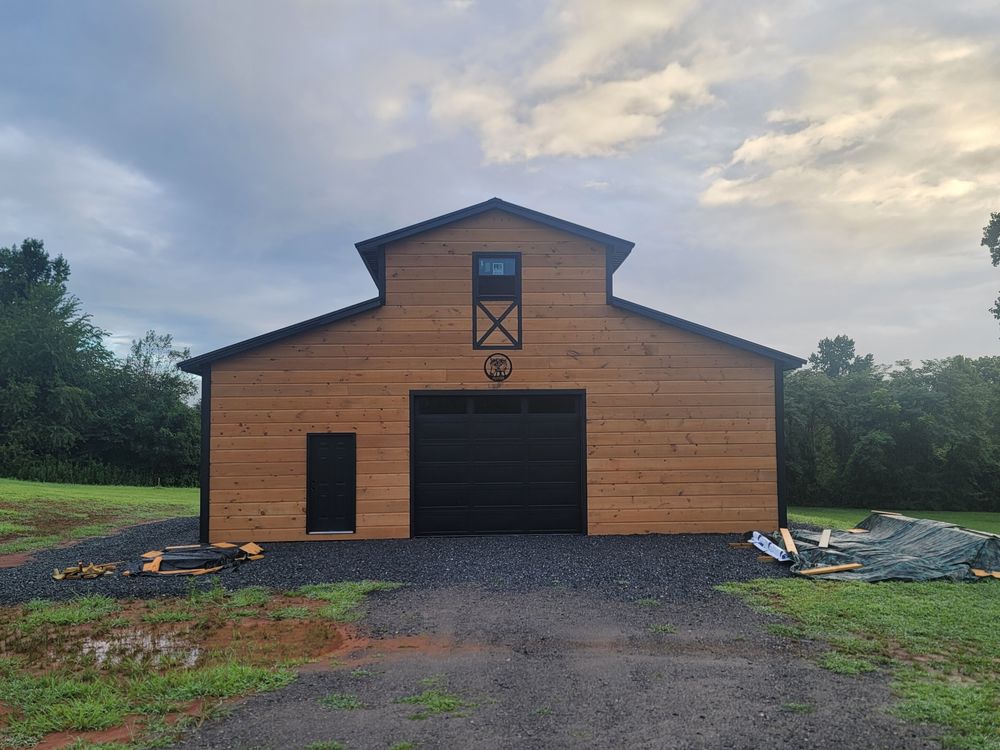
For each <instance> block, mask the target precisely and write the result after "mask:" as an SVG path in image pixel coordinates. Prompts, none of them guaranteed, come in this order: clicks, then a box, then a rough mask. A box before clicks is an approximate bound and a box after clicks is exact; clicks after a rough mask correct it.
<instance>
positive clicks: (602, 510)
mask: <svg viewBox="0 0 1000 750" xmlns="http://www.w3.org/2000/svg"><path fill="white" fill-rule="evenodd" d="M501 250H515V251H519V252H521V253H522V263H523V272H522V276H523V317H524V333H523V342H524V348H523V349H522V350H520V351H513V352H508V354H509V355H510V356H511V359H512V360H513V362H514V372H513V374H512V376H511V377H510V379H509V380H508V381H506V382H505V383H503V384H501V385H497V384H492V383H489V381H487V380H486V378H485V376H484V374H483V369H482V368H483V360H484V359H485V357H486V355H487V354H488V353H489V352H487V351H482V350H474V349H472V345H471V336H472V333H471V294H472V292H471V264H472V261H471V253H472V252H474V251H501ZM386 256H387V257H386V276H387V279H386V281H387V285H386V288H387V304H386V306H385V307H382V308H380V309H378V310H375V311H373V312H369V313H364V314H362V315H359V316H356V317H354V318H350V319H347V320H344V321H340V322H337V323H334V324H331V325H328V326H326V327H323V328H318V329H314V330H312V331H308V332H306V333H303V334H300V335H298V336H295V337H293V338H288V339H285V340H282V341H279V342H277V343H274V344H270V345H267V346H264V347H261V348H259V349H256V350H252V351H250V352H246V353H243V354H239V355H237V356H234V357H231V358H229V359H225V360H221V361H218V362H216V363H214V364H213V365H212V406H211V419H212V428H211V435H212V436H211V482H210V488H211V502H210V521H209V527H210V533H211V538H212V539H213V540H222V539H250V538H253V539H256V540H260V541H268V540H272V541H273V540H299V539H322V540H330V539H345V538H346V539H352V538H353V539H370V538H391V537H407V536H409V492H410V474H409V472H410V465H409V434H408V433H409V392H410V390H411V389H416V390H419V389H431V390H435V389H437V390H445V389H458V388H469V389H487V388H490V387H493V388H496V389H497V390H499V391H502V390H503V389H505V388H506V389H530V388H539V389H544V388H580V389H586V391H587V494H588V525H587V528H588V532H589V533H591V534H634V533H648V532H733V531H744V530H748V529H752V528H771V527H773V526H774V525H775V523H776V521H777V486H776V463H775V421H774V415H775V408H774V406H775V404H774V367H773V364H772V361H771V360H769V359H766V358H763V357H760V356H758V355H755V354H751V353H749V352H746V351H743V350H740V349H736V348H733V347H730V346H727V345H725V344H721V343H719V342H716V341H713V340H710V339H706V338H703V337H701V336H698V335H696V334H694V333H690V332H687V331H684V330H681V329H678V328H674V327H671V326H667V325H664V324H661V323H658V322H656V321H653V320H649V319H646V318H643V317H640V316H636V315H633V314H631V313H627V312H625V311H623V310H619V309H616V308H612V307H609V306H607V305H606V304H605V266H604V250H603V248H602V247H600V246H599V245H596V244H593V243H590V242H588V241H585V240H582V239H580V238H579V237H575V236H572V235H568V234H563V233H561V232H557V231H555V230H553V229H550V228H548V227H544V226H541V225H537V224H534V223H530V222H528V221H526V220H523V219H520V218H517V217H513V216H511V215H509V214H505V213H502V212H491V213H487V214H483V215H481V216H479V217H475V218H473V219H467V220H463V221H461V222H458V223H455V224H452V225H449V226H447V227H445V228H440V229H435V230H432V231H430V232H427V233H425V234H422V235H418V236H417V237H415V238H411V239H409V240H405V241H401V242H399V243H397V244H395V245H392V246H390V247H389V248H388V250H387V253H386ZM309 432H356V433H357V451H358V453H357V460H358V464H357V486H358V496H357V533H355V534H348V535H335V536H329V535H322V536H310V535H307V534H306V533H305V491H306V490H305V488H306V464H305V451H306V433H309Z"/></svg>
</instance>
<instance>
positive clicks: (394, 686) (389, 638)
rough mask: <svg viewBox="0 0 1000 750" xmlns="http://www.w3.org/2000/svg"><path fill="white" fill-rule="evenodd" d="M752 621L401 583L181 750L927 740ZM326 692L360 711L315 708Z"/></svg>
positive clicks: (750, 615)
mask: <svg viewBox="0 0 1000 750" xmlns="http://www.w3.org/2000/svg"><path fill="white" fill-rule="evenodd" d="M768 621H769V618H767V617H766V616H763V615H759V614H757V613H754V612H752V611H751V610H749V609H748V608H746V607H745V606H744V605H743V604H741V603H739V602H737V601H736V600H734V599H731V598H729V597H726V596H725V595H723V594H718V593H714V592H713V593H711V594H707V595H702V596H699V597H691V598H690V599H689V600H687V601H677V600H670V601H666V602H665V603H663V604H662V605H660V606H649V605H643V604H638V603H636V602H634V601H622V600H620V599H618V598H616V597H613V596H609V595H608V594H607V593H604V592H598V591H580V590H576V591H571V590H568V589H562V588H558V587H548V588H540V589H535V590H533V591H526V592H518V591H497V590H487V589H485V588H483V587H480V586H477V585H475V584H462V585H456V586H451V587H443V588H442V587H437V588H423V587H419V586H410V587H408V588H407V589H405V590H401V591H399V592H397V593H395V594H393V595H390V596H385V597H380V598H379V599H378V600H377V601H376V602H373V606H372V610H371V612H370V615H369V617H368V619H367V627H368V628H370V629H371V631H372V635H373V636H374V638H373V640H372V641H371V643H370V644H369V645H368V647H367V648H363V649H361V650H359V651H357V652H355V653H353V654H351V655H349V656H348V657H346V658H345V659H344V661H343V663H342V664H341V665H339V666H334V667H333V668H330V667H325V668H312V669H307V670H306V671H305V672H304V673H303V675H302V676H301V678H300V679H299V680H298V681H297V682H295V683H294V684H293V685H291V686H290V687H288V688H286V689H284V690H282V691H279V692H276V693H271V694H267V695H262V696H258V697H255V698H251V699H249V700H247V701H245V702H243V703H241V704H239V705H237V706H236V707H235V708H234V710H233V712H232V713H231V714H230V715H229V716H228V717H226V718H224V719H221V720H218V721H215V722H211V723H209V724H207V725H206V726H204V727H203V728H202V729H201V730H200V731H198V732H197V733H195V734H192V735H190V736H189V737H188V738H187V740H186V742H185V744H184V745H182V747H184V748H191V749H192V750H193V749H194V748H249V747H254V748H273V749H274V750H278V749H279V748H282V749H283V748H289V749H294V748H303V747H306V746H307V745H309V744H310V743H313V742H318V741H338V742H340V743H343V746H344V747H346V748H349V749H350V750H354V749H357V748H380V749H383V750H384V749H385V748H391V747H393V746H394V745H396V743H414V744H413V745H406V744H403V745H398V747H403V748H408V747H414V748H421V749H422V750H423V749H426V748H514V747H516V748H581V747H592V748H624V747H628V748H747V749H749V748H760V747H799V748H802V747H814V748H838V749H839V750H848V749H850V748H858V750H862V749H864V750H870V749H871V748H880V749H883V750H884V749H889V748H937V747H939V744H938V743H937V742H936V741H935V740H934V739H933V736H934V735H935V732H934V730H933V729H931V728H927V727H919V726H914V725H907V724H902V723H901V722H898V721H897V720H895V719H893V718H892V717H890V716H889V715H888V714H887V711H886V709H887V707H888V705H889V703H890V702H891V696H890V693H889V690H888V686H887V679H886V678H885V677H884V676H881V675H871V676H862V677H842V676H838V675H835V674H833V673H830V672H827V671H825V670H822V669H820V668H819V667H818V666H816V665H815V663H814V662H813V659H814V658H815V656H816V654H817V653H819V651H820V647H818V646H816V647H815V650H813V648H812V647H810V646H802V645H798V644H794V643H791V642H789V641H787V640H786V639H784V638H780V637H777V636H772V635H769V634H768V633H767V631H766V628H765V625H766V623H767V622H768ZM655 626H670V627H664V628H660V629H659V630H661V631H669V630H671V629H672V628H675V629H676V632H654V627H655ZM412 636H420V637H417V638H413V637H412ZM426 690H436V691H439V692H445V693H448V694H451V695H454V696H456V697H458V698H460V699H461V700H463V701H465V702H467V703H469V704H474V705H470V706H467V707H464V708H462V709H460V710H459V711H456V712H454V713H448V714H439V715H434V716H430V717H429V718H425V719H414V718H410V717H412V716H413V715H414V714H415V713H416V712H417V711H419V709H420V706H416V705H411V704H404V703H399V702H397V701H398V700H399V699H400V698H403V697H406V696H411V695H415V694H419V693H421V692H423V691H426ZM331 693H339V694H344V695H348V696H356V697H357V699H358V700H359V701H360V702H361V703H362V704H363V707H362V708H355V709H351V710H344V709H334V708H327V707H325V706H323V705H321V704H320V703H319V699H320V698H322V697H323V696H327V695H329V694H331Z"/></svg>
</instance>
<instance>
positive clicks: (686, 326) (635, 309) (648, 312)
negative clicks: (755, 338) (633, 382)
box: [608, 297, 806, 370]
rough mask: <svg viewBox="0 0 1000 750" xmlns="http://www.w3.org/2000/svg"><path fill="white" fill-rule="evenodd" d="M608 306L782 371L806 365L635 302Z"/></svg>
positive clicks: (618, 300) (621, 301)
mask: <svg viewBox="0 0 1000 750" xmlns="http://www.w3.org/2000/svg"><path fill="white" fill-rule="evenodd" d="M608 304H609V305H611V306H612V307H617V308H618V309H620V310H626V311H628V312H631V313H635V314H636V315H641V316H643V317H644V318H650V319H651V320H656V321H659V322H660V323H665V324H666V325H669V326H674V327H675V328H680V329H682V330H685V331H690V332H691V333H697V334H698V335H699V336H704V337H705V338H709V339H714V340H715V341H721V342H722V343H723V344H729V345H730V346H734V347H736V348H737V349H743V350H745V351H748V352H753V353H754V354H759V355H761V356H762V357H767V358H768V359H773V360H774V361H775V362H777V363H780V364H781V365H782V369H784V370H794V369H795V368H797V367H802V365H804V364H805V363H806V361H805V360H804V359H802V358H801V357H796V356H795V355H794V354H786V353H785V352H779V351H778V350H777V349H771V348H770V347H768V346H764V345H762V344H755V343H754V342H752V341H747V340H746V339H741V338H739V337H738V336H733V335H731V334H728V333H723V332H722V331H717V330H715V329H714V328H709V327H708V326H703V325H701V324H700V323H692V322H691V321H690V320H684V319H683V318H678V317H676V316H674V315H669V314H668V313H665V312H660V311H659V310H654V309H653V308H651V307H645V306H643V305H639V304H636V303H635V302H629V301H628V300H626V299H621V298H619V297H608Z"/></svg>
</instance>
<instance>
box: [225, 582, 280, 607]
mask: <svg viewBox="0 0 1000 750" xmlns="http://www.w3.org/2000/svg"><path fill="white" fill-rule="evenodd" d="M270 600H271V592H270V591H268V589H267V588H265V587H264V586H247V587H246V588H242V589H237V590H236V591H232V592H230V593H229V596H228V597H227V598H226V606H227V607H233V608H236V609H244V608H246V607H260V606H262V605H264V604H267V603H268V602H269V601H270Z"/></svg>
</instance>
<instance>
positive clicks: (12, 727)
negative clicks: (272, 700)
mask: <svg viewBox="0 0 1000 750" xmlns="http://www.w3.org/2000/svg"><path fill="white" fill-rule="evenodd" d="M294 678H295V675H294V673H293V672H291V671H289V670H284V669H278V670H270V669H265V668H262V667H250V666H246V665H243V664H224V665H218V666H213V667H203V668H200V669H177V670H174V671H170V672H167V673H166V674H149V673H140V674H139V675H136V676H130V677H125V678H124V679H119V680H109V679H101V678H100V676H98V675H95V674H88V673H85V674H82V675H77V676H68V675H65V674H58V673H52V674H47V675H41V676H39V675H31V674H21V675H18V676H15V677H9V678H5V679H2V680H0V700H2V701H4V702H6V703H8V704H10V705H14V706H17V707H18V708H19V709H21V711H23V716H20V717H16V718H13V719H10V720H9V721H8V724H7V727H6V728H5V729H4V735H2V736H0V743H2V742H7V743H9V744H11V745H15V746H16V745H17V744H22V745H26V744H32V743H34V742H37V740H38V739H39V738H41V737H42V736H44V735H46V734H50V733H52V732H84V731H91V730H100V729H109V728H111V727H114V726H119V725H120V724H121V723H122V721H123V720H124V719H125V717H126V716H128V715H130V714H134V713H141V714H150V715H157V714H159V715H162V714H165V713H168V712H170V711H171V710H178V709H179V708H181V707H182V706H183V705H185V704H186V703H188V702H190V701H192V700H195V699H197V698H229V697H232V696H237V695H247V694H250V693H256V692H263V691H266V690H275V689H277V688H279V687H284V686H285V685H288V684H289V683H290V682H291V681H292V680H293V679H294Z"/></svg>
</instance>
